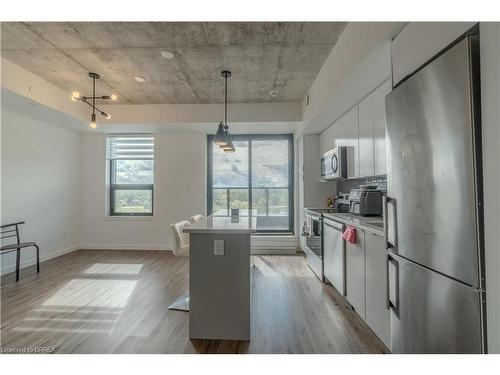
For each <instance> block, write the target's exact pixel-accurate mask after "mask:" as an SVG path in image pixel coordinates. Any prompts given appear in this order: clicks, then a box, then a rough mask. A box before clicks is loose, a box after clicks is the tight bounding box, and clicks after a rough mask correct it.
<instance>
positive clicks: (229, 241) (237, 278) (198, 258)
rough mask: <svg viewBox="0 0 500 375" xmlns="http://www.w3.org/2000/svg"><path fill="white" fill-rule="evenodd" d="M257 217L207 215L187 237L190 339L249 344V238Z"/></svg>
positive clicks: (189, 227)
mask: <svg viewBox="0 0 500 375" xmlns="http://www.w3.org/2000/svg"><path fill="white" fill-rule="evenodd" d="M256 227H257V216H256V215H254V214H253V212H251V211H250V215H249V216H241V217H239V220H238V221H237V222H235V221H234V220H233V221H232V220H231V217H227V216H223V217H219V216H208V217H207V218H205V219H203V220H202V221H200V222H198V223H196V224H193V225H190V226H188V227H186V228H184V229H183V232H186V233H189V295H190V311H189V338H191V339H218V340H250V302H251V289H252V287H251V257H250V235H251V233H253V232H255V231H256Z"/></svg>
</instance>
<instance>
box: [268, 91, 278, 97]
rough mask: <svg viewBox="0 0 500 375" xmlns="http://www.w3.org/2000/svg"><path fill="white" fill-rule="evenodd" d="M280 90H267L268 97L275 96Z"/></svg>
mask: <svg viewBox="0 0 500 375" xmlns="http://www.w3.org/2000/svg"><path fill="white" fill-rule="evenodd" d="M279 93H280V92H279V91H278V90H269V92H268V94H269V96H270V97H272V98H275V97H277V96H278V94H279Z"/></svg>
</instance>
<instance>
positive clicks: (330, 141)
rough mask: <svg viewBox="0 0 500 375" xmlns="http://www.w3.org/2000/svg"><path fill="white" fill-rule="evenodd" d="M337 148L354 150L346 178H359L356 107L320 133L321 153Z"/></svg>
mask: <svg viewBox="0 0 500 375" xmlns="http://www.w3.org/2000/svg"><path fill="white" fill-rule="evenodd" d="M337 146H350V147H353V148H354V168H348V170H349V171H350V172H349V173H350V174H349V175H348V176H347V178H356V177H359V131H358V106H355V107H354V108H351V109H350V110H349V111H348V112H347V113H346V114H344V115H343V116H342V117H341V118H339V119H338V120H337V121H335V122H334V123H333V124H332V125H331V126H330V127H329V128H327V129H326V130H325V131H324V132H323V133H321V136H320V150H321V153H325V152H327V151H329V150H331V149H332V148H334V147H337Z"/></svg>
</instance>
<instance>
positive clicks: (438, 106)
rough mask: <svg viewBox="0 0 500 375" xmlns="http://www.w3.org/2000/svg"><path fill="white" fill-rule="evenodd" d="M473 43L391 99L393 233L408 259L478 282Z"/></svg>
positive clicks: (450, 52)
mask: <svg viewBox="0 0 500 375" xmlns="http://www.w3.org/2000/svg"><path fill="white" fill-rule="evenodd" d="M469 47H470V45H469V38H467V39H464V40H463V41H462V42H460V43H459V44H457V45H455V46H454V47H452V48H451V49H449V50H448V51H446V52H445V53H444V54H443V55H441V56H440V57H438V58H437V59H436V60H434V61H433V62H432V63H430V64H429V65H427V66H426V67H424V68H423V69H422V70H421V71H419V72H418V73H416V74H415V75H414V76H413V77H411V78H409V79H408V80H407V81H406V82H404V83H403V84H401V86H399V87H397V88H396V89H394V90H393V91H392V92H391V93H390V94H389V95H387V96H386V111H387V146H388V150H387V157H388V164H387V166H388V171H387V184H388V185H387V195H388V197H389V199H390V200H389V204H388V231H389V233H388V238H389V242H390V243H392V244H393V245H394V247H395V250H394V251H396V252H397V253H398V254H400V255H402V256H404V257H405V258H409V259H412V260H414V261H416V262H418V263H420V264H423V265H425V266H427V267H429V268H431V269H434V270H437V271H439V272H442V273H444V274H446V275H449V276H451V277H453V278H455V279H458V280H461V281H464V282H465V283H467V284H470V285H474V286H479V285H480V283H479V270H478V268H479V267H478V264H479V260H478V238H477V235H476V233H477V230H478V225H477V212H476V208H477V204H476V203H477V202H476V178H475V151H474V138H473V137H474V136H473V133H474V131H473V127H474V122H473V121H472V113H471V108H472V106H471V100H472V99H471V82H470V74H469V69H470V62H469V60H470V59H469Z"/></svg>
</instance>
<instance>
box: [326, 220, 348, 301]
mask: <svg viewBox="0 0 500 375" xmlns="http://www.w3.org/2000/svg"><path fill="white" fill-rule="evenodd" d="M342 227H343V225H342V224H340V223H331V222H330V221H329V220H324V221H323V249H324V258H323V263H324V274H325V277H326V278H327V279H328V281H329V282H330V283H331V284H332V285H333V286H334V287H335V289H337V291H338V292H339V293H340V294H342V295H344V240H343V239H342Z"/></svg>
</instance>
